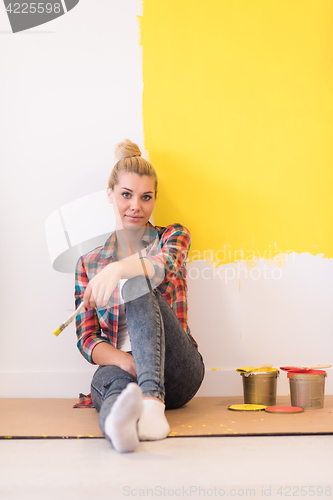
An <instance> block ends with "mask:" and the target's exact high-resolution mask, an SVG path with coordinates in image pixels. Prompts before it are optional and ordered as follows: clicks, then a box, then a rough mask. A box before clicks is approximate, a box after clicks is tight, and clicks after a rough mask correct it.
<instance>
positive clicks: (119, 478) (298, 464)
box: [0, 435, 333, 500]
mask: <svg viewBox="0 0 333 500" xmlns="http://www.w3.org/2000/svg"><path fill="white" fill-rule="evenodd" d="M332 465H333V436H332V435H330V436H314V435H312V436H276V437H272V436H267V437H240V436H238V437H237V436H234V437H228V436H223V437H206V438H202V437H199V438H195V437H193V438H171V437H170V438H167V439H165V440H163V441H158V442H150V443H148V442H146V443H140V446H139V448H138V449H137V451H136V452H134V453H130V454H118V453H116V452H115V451H114V450H113V449H112V448H111V446H110V445H109V443H107V442H106V441H105V440H104V439H67V440H64V439H36V440H35V439H31V440H19V439H17V440H10V439H6V440H1V441H0V499H1V500H67V499H68V500H76V499H80V500H85V499H89V500H92V499H98V500H104V499H105V500H106V499H108V500H109V499H123V498H126V497H127V498H135V497H138V498H171V497H174V498H223V497H225V498H226V497H230V498H231V497H232V498H249V497H252V498H254V497H256V498H264V497H269V498H276V499H283V498H285V497H288V496H289V497H292V498H296V497H304V498H310V497H312V498H324V499H327V498H333V472H332Z"/></svg>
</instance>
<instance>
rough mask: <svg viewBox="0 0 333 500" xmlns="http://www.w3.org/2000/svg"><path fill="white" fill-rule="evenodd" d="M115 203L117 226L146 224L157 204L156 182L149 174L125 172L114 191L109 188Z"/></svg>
mask: <svg viewBox="0 0 333 500" xmlns="http://www.w3.org/2000/svg"><path fill="white" fill-rule="evenodd" d="M108 199H109V202H110V203H113V206H114V212H115V216H116V225H117V228H121V227H123V226H125V227H136V226H144V225H145V224H146V223H147V222H148V220H149V218H150V216H151V213H152V211H153V208H154V205H155V182H154V179H153V178H152V177H149V176H148V175H142V176H141V175H138V174H135V173H133V172H124V173H122V174H121V175H120V177H119V180H118V183H117V184H116V185H115V186H114V188H113V191H112V190H111V189H110V188H108Z"/></svg>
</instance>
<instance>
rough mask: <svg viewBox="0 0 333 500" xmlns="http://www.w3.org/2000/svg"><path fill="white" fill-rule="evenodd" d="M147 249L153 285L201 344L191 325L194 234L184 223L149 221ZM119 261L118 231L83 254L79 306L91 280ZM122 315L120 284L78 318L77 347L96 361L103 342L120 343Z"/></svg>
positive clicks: (78, 280) (77, 295) (78, 267)
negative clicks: (189, 298)
mask: <svg viewBox="0 0 333 500" xmlns="http://www.w3.org/2000/svg"><path fill="white" fill-rule="evenodd" d="M142 243H143V245H144V247H145V250H144V251H143V252H142V255H143V256H144V257H145V258H147V259H149V260H150V261H151V262H152V264H153V266H154V268H155V276H154V277H153V278H152V279H151V283H152V285H153V287H158V289H159V290H160V292H161V293H162V294H163V296H164V297H165V299H166V300H167V302H168V303H169V305H170V306H171V307H172V309H173V310H174V312H175V314H176V316H177V317H178V319H179V321H180V323H181V325H182V327H183V328H184V330H185V332H186V333H187V335H188V337H189V339H190V340H191V341H192V342H193V343H194V345H195V346H196V347H197V344H196V342H195V340H194V339H193V337H192V336H191V334H190V329H189V327H188V324H187V284H186V260H187V256H188V252H189V249H190V245H191V235H190V233H189V231H188V230H187V229H186V228H185V227H184V226H182V225H181V224H173V225H170V226H167V227H160V226H155V227H154V226H152V225H151V224H150V223H148V224H147V226H146V229H145V233H144V235H143V238H142ZM115 260H116V232H113V233H112V234H111V236H110V237H109V238H108V239H107V241H106V243H105V245H104V246H102V247H97V248H95V250H92V251H91V252H88V253H87V254H85V255H83V256H82V257H80V259H79V261H78V263H77V265H76V272H75V306H76V308H77V307H78V306H79V305H80V303H81V302H82V299H83V294H84V292H85V289H86V287H87V284H88V282H89V280H90V279H92V278H93V277H94V276H95V275H96V274H97V273H98V272H99V271H101V270H102V269H103V268H104V267H105V266H107V265H108V264H110V263H111V262H115ZM118 315H119V285H118V286H117V287H116V288H115V290H114V292H113V293H112V295H111V297H110V300H109V303H108V305H107V306H106V307H99V308H96V309H89V310H88V311H83V312H81V313H80V314H78V315H77V317H76V334H77V338H78V342H77V346H78V348H79V350H80V352H81V354H82V355H83V356H84V357H85V358H86V359H87V360H88V361H89V362H90V363H92V364H94V362H93V361H92V351H93V349H94V347H96V345H97V344H99V343H100V342H107V343H109V344H111V345H113V346H115V347H116V346H117V332H118Z"/></svg>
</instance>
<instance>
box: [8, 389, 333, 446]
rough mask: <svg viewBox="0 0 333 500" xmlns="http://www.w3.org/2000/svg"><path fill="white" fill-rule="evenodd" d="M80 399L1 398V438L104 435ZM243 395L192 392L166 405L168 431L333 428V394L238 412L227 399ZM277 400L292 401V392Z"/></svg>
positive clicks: (329, 430) (283, 431) (231, 433)
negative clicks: (313, 402) (275, 408)
mask: <svg viewBox="0 0 333 500" xmlns="http://www.w3.org/2000/svg"><path fill="white" fill-rule="evenodd" d="M76 402H77V400H76V399H0V438H2V439H4V438H6V439H11V438H12V439H13V438H101V437H103V435H102V433H101V431H100V429H99V425H98V413H97V411H96V410H95V409H93V408H73V405H74V404H75V403H76ZM241 403H243V398H242V397H228V398H219V397H216V398H212V397H210V398H199V397H198V398H194V399H193V400H192V401H191V402H190V403H189V404H188V405H186V406H185V407H183V408H179V409H178V410H168V411H167V412H166V415H167V419H168V421H169V423H170V427H171V432H170V437H185V436H256V435H264V436H265V435H288V434H293V435H297V434H301V435H302V434H303V435H304V434H333V396H325V405H324V408H322V409H319V410H305V411H304V412H303V413H300V414H291V415H290V414H272V413H267V412H265V411H256V412H235V411H230V410H228V406H229V405H233V404H241ZM277 404H278V405H290V398H289V397H288V396H281V397H278V398H277Z"/></svg>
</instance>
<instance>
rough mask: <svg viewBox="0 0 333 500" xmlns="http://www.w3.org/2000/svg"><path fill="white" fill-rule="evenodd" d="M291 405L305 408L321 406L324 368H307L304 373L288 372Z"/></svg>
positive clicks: (310, 408)
mask: <svg viewBox="0 0 333 500" xmlns="http://www.w3.org/2000/svg"><path fill="white" fill-rule="evenodd" d="M287 377H288V378H289V383H290V399H291V406H300V407H301V408H304V409H305V410H314V409H317V408H323V406H324V392H325V377H327V373H326V372H325V371H324V370H309V371H307V372H306V373H304V372H303V373H298V372H288V374H287Z"/></svg>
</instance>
